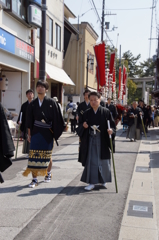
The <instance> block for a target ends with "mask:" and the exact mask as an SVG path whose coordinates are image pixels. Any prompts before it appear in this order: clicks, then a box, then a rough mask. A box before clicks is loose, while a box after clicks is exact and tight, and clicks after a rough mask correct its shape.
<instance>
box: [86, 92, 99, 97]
mask: <svg viewBox="0 0 159 240" xmlns="http://www.w3.org/2000/svg"><path fill="white" fill-rule="evenodd" d="M90 96H96V97H97V98H100V97H101V96H100V93H98V92H90V93H89V95H88V97H89V98H90Z"/></svg>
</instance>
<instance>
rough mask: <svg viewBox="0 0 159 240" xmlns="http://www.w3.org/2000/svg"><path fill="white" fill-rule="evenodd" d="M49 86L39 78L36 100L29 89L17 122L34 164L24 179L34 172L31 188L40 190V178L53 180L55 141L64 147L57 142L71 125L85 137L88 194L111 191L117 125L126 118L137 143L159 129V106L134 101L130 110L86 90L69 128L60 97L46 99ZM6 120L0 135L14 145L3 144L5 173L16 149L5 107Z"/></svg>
mask: <svg viewBox="0 0 159 240" xmlns="http://www.w3.org/2000/svg"><path fill="white" fill-rule="evenodd" d="M48 87H49V85H48V83H47V82H43V81H40V80H39V81H38V82H37V84H36V91H37V95H38V97H37V98H35V99H33V98H34V94H33V91H32V90H31V89H29V90H27V92H26V97H27V101H26V102H25V103H24V104H23V105H22V107H21V110H20V114H19V118H18V121H17V122H18V124H19V125H20V129H21V131H22V132H23V138H24V146H23V153H28V156H27V158H28V164H27V167H26V170H25V171H24V172H23V175H24V176H28V174H29V173H31V174H32V181H31V183H30V184H29V187H31V188H34V187H36V186H38V176H44V181H45V182H46V183H48V182H50V181H51V179H52V173H51V170H52V150H53V146H54V141H55V142H56V143H57V145H58V142H57V140H58V138H59V137H60V136H61V134H62V133H63V131H65V130H66V125H67V124H68V122H69V121H70V122H71V132H72V133H76V134H77V135H78V136H79V158H78V161H79V162H80V163H82V166H83V167H84V170H83V173H82V176H81V181H83V182H85V183H87V184H88V185H87V186H86V187H85V190H87V191H90V190H92V189H94V188H95V185H96V184H101V185H102V186H103V187H104V188H107V184H106V183H108V182H111V164H110V159H111V154H110V153H111V151H112V152H114V151H115V135H116V125H117V124H118V122H119V121H120V119H122V124H124V125H126V126H127V127H128V131H127V138H129V139H130V141H136V139H138V138H139V139H140V134H143V132H145V131H146V132H147V131H148V127H150V126H151V125H152V127H155V126H158V123H159V110H158V108H157V107H156V106H154V107H151V106H149V105H147V106H146V105H145V104H144V102H143V101H142V100H140V101H139V102H138V103H137V102H135V101H134V102H133V103H132V106H128V107H123V106H118V105H115V104H113V103H112V102H111V99H110V98H108V100H107V102H104V100H103V99H102V96H101V94H100V93H98V92H90V91H89V90H88V89H86V90H85V91H84V93H83V96H84V101H83V102H81V103H79V102H77V103H74V102H73V101H72V99H70V101H69V103H68V104H67V106H66V112H67V114H68V119H67V124H65V122H64V118H63V114H62V112H61V105H60V104H59V103H58V99H57V97H54V99H51V98H47V97H46V93H47V91H48ZM121 115H122V116H121ZM21 116H22V119H21ZM0 120H1V121H0V127H1V128H0V131H3V135H5V136H6V143H7V142H8V146H7V144H3V148H0V155H1V156H2V158H1V159H0V171H1V172H2V171H4V170H5V169H6V168H7V167H8V166H10V165H11V161H10V157H12V156H13V151H14V145H13V142H12V139H11V135H10V134H9V132H8V131H9V128H8V126H7V120H6V117H5V114H4V111H3V107H2V106H1V105H0ZM110 137H111V139H112V146H110V145H111V144H110ZM0 141H2V140H1V139H0ZM6 148H8V149H6Z"/></svg>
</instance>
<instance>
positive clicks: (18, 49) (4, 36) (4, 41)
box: [0, 28, 35, 62]
mask: <svg viewBox="0 0 159 240" xmlns="http://www.w3.org/2000/svg"><path fill="white" fill-rule="evenodd" d="M0 49H3V50H4V51H7V52H9V53H12V54H14V55H16V56H18V57H21V58H24V59H26V60H27V61H30V62H35V49H34V47H33V46H32V45H30V44H28V43H26V42H24V41H23V40H21V39H19V38H17V37H15V36H14V35H12V34H10V33H9V32H7V31H5V30H4V29H2V28H0Z"/></svg>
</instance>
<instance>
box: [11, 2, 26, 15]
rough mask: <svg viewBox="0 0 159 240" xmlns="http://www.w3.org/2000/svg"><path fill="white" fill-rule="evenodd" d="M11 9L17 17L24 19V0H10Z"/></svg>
mask: <svg viewBox="0 0 159 240" xmlns="http://www.w3.org/2000/svg"><path fill="white" fill-rule="evenodd" d="M12 11H13V12H14V13H16V14H17V15H18V16H19V17H21V18H23V19H26V1H25V0H12Z"/></svg>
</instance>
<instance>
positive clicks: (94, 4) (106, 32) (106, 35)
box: [92, 0, 114, 47]
mask: <svg viewBox="0 0 159 240" xmlns="http://www.w3.org/2000/svg"><path fill="white" fill-rule="evenodd" d="M92 4H93V7H94V9H95V12H96V15H97V17H98V20H99V22H100V24H102V22H101V19H100V16H99V13H98V11H97V8H96V6H95V3H94V0H92ZM104 32H105V33H106V36H107V38H108V40H109V42H110V43H111V45H112V46H113V47H114V44H113V43H112V41H111V40H110V38H109V35H108V34H107V32H106V30H105V29H104Z"/></svg>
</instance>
